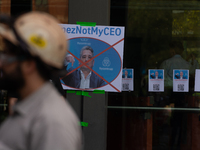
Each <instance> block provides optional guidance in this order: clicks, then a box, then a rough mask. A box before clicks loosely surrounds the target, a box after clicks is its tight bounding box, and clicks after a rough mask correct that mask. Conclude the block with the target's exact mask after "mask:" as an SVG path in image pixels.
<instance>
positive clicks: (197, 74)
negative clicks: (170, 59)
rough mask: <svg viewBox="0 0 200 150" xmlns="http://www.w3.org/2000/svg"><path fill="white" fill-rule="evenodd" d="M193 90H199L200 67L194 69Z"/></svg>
mask: <svg viewBox="0 0 200 150" xmlns="http://www.w3.org/2000/svg"><path fill="white" fill-rule="evenodd" d="M194 91H195V92H200V69H196V71H195V83H194Z"/></svg>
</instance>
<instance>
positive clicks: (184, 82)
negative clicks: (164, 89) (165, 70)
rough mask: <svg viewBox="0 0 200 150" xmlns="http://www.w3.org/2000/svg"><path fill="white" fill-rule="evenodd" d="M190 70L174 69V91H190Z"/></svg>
mask: <svg viewBox="0 0 200 150" xmlns="http://www.w3.org/2000/svg"><path fill="white" fill-rule="evenodd" d="M188 87H189V70H173V91H174V92H188V91H189V88H188Z"/></svg>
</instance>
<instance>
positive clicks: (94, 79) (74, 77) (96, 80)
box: [62, 46, 105, 89]
mask: <svg viewBox="0 0 200 150" xmlns="http://www.w3.org/2000/svg"><path fill="white" fill-rule="evenodd" d="M93 56H94V51H93V49H92V48H91V47H90V46H84V47H83V48H82V49H81V51H80V60H81V61H82V62H87V61H88V60H90V59H92V57H93ZM66 62H67V63H66V69H67V66H68V63H72V66H73V64H74V62H75V60H74V57H73V56H72V55H70V54H69V55H67V56H66ZM81 64H82V63H81V62H79V65H81ZM86 65H87V66H85V65H83V66H81V67H80V70H75V71H74V72H72V73H70V74H69V75H67V76H66V77H64V78H63V79H62V80H63V82H64V83H65V85H67V86H70V87H74V88H80V89H87V88H97V87H101V86H104V85H105V82H104V80H103V79H101V78H100V77H99V76H97V75H96V74H95V73H93V72H92V71H91V70H90V69H89V68H88V67H90V68H91V69H92V68H93V66H94V59H93V60H91V61H89V62H88V63H87V64H86ZM73 69H74V68H73V67H71V68H69V69H68V70H67V71H68V72H70V71H72V70H73Z"/></svg>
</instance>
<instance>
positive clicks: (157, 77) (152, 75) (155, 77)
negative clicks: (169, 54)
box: [151, 71, 162, 79]
mask: <svg viewBox="0 0 200 150" xmlns="http://www.w3.org/2000/svg"><path fill="white" fill-rule="evenodd" d="M151 78H152V79H161V78H162V77H160V76H158V71H156V72H155V75H154V73H152V74H151Z"/></svg>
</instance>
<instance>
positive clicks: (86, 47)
mask: <svg viewBox="0 0 200 150" xmlns="http://www.w3.org/2000/svg"><path fill="white" fill-rule="evenodd" d="M84 50H90V51H91V52H92V56H93V54H94V50H93V49H92V47H90V46H84V47H83V48H82V49H81V51H80V58H81V56H82V53H83V51H84Z"/></svg>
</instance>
